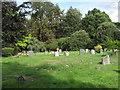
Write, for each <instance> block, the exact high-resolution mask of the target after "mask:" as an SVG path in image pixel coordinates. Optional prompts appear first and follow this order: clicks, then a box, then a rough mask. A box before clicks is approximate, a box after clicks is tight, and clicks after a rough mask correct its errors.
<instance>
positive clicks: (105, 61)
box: [102, 55, 110, 65]
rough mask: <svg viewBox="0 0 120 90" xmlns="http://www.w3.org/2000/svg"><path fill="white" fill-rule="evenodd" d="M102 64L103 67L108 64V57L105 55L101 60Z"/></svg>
mask: <svg viewBox="0 0 120 90" xmlns="http://www.w3.org/2000/svg"><path fill="white" fill-rule="evenodd" d="M102 64H104V65H106V64H110V57H109V55H107V56H105V57H103V58H102Z"/></svg>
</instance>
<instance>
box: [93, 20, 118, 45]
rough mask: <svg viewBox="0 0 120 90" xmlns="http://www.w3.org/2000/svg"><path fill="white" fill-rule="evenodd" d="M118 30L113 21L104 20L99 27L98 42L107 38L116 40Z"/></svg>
mask: <svg viewBox="0 0 120 90" xmlns="http://www.w3.org/2000/svg"><path fill="white" fill-rule="evenodd" d="M116 31H118V29H117V27H116V26H115V24H114V23H112V22H104V23H102V24H101V25H100V26H99V27H98V28H97V33H96V36H95V37H96V42H97V43H98V44H99V43H103V42H104V41H107V39H111V40H114V33H115V32H116Z"/></svg>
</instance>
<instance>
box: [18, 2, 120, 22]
mask: <svg viewBox="0 0 120 90" xmlns="http://www.w3.org/2000/svg"><path fill="white" fill-rule="evenodd" d="M25 1H28V0H17V4H18V5H19V4H21V3H22V2H25ZM35 1H36V2H38V1H39V0H35ZM49 1H51V2H52V3H54V4H58V5H59V7H60V8H61V10H65V12H66V11H67V10H68V9H69V8H70V6H72V7H73V8H77V9H78V10H79V11H80V12H81V13H82V17H85V14H87V12H88V10H92V9H94V8H97V9H99V10H101V11H102V12H103V11H104V12H106V13H107V14H108V15H109V16H110V18H111V20H112V21H113V22H118V2H119V1H120V0H49Z"/></svg>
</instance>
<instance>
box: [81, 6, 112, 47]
mask: <svg viewBox="0 0 120 90" xmlns="http://www.w3.org/2000/svg"><path fill="white" fill-rule="evenodd" d="M103 22H111V19H110V18H109V16H108V15H107V14H106V13H105V12H101V11H100V10H99V9H96V8H94V9H93V10H91V11H88V13H87V14H86V15H85V17H84V18H83V19H82V29H84V30H86V32H87V33H89V35H90V38H91V39H93V41H94V45H97V42H96V37H95V36H96V33H97V28H98V27H99V25H100V24H101V23H103Z"/></svg>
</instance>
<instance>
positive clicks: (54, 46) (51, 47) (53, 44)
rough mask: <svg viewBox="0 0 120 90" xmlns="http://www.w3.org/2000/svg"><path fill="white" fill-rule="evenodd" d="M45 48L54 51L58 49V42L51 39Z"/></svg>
mask: <svg viewBox="0 0 120 90" xmlns="http://www.w3.org/2000/svg"><path fill="white" fill-rule="evenodd" d="M46 48H47V49H48V50H56V49H57V48H59V46H58V41H57V40H55V39H53V40H52V41H51V42H50V43H49V44H46Z"/></svg>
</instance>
